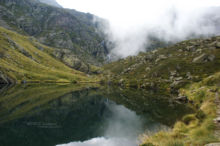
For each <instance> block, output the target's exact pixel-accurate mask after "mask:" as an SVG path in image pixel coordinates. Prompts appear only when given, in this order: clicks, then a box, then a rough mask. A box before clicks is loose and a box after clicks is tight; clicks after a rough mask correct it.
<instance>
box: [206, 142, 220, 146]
mask: <svg viewBox="0 0 220 146" xmlns="http://www.w3.org/2000/svg"><path fill="white" fill-rule="evenodd" d="M205 146H220V143H210V144H206V145H205Z"/></svg>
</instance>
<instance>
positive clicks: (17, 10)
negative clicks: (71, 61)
mask: <svg viewBox="0 0 220 146" xmlns="http://www.w3.org/2000/svg"><path fill="white" fill-rule="evenodd" d="M41 1H42V2H45V3H47V2H51V1H53V2H54V0H41ZM94 17H95V16H94V15H91V14H88V13H82V12H77V11H75V10H69V9H62V8H57V7H52V6H49V5H42V3H40V2H39V0H1V1H0V18H1V21H2V22H1V23H0V25H1V24H2V25H1V26H3V27H4V26H6V25H7V26H9V27H10V28H11V29H13V30H14V31H17V32H22V33H25V34H27V35H29V36H33V37H35V38H37V40H38V41H39V42H41V43H43V44H45V45H48V46H51V47H55V48H61V49H69V50H71V52H72V53H73V54H74V55H77V56H78V58H79V59H81V60H84V61H85V62H87V63H91V64H96V65H97V64H100V62H103V61H104V60H105V57H106V56H107V54H108V49H107V47H106V45H105V44H106V43H105V41H104V39H103V38H104V37H103V34H102V33H101V32H99V31H97V25H98V24H95V23H94ZM97 19H98V18H97ZM3 24H4V25H3Z"/></svg>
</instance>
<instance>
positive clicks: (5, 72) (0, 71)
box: [0, 27, 92, 83]
mask: <svg viewBox="0 0 220 146" xmlns="http://www.w3.org/2000/svg"><path fill="white" fill-rule="evenodd" d="M53 50H54V48H50V47H47V46H44V45H41V44H40V43H38V42H36V41H35V40H34V39H31V38H29V37H25V36H22V35H19V34H17V33H15V32H12V31H8V30H6V29H4V28H2V27H0V83H14V82H81V81H88V82H89V81H92V79H91V78H88V77H87V76H86V75H85V74H84V73H82V72H79V71H76V70H74V69H71V68H69V67H68V66H66V65H64V64H63V63H61V62H60V61H59V60H57V59H55V58H54V57H52V56H51V55H50V52H53Z"/></svg>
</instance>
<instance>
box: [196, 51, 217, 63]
mask: <svg viewBox="0 0 220 146" xmlns="http://www.w3.org/2000/svg"><path fill="white" fill-rule="evenodd" d="M214 59H215V55H207V54H205V53H203V54H202V55H200V56H198V57H196V58H194V59H193V61H192V62H193V63H203V62H209V61H213V60H214Z"/></svg>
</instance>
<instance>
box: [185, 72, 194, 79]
mask: <svg viewBox="0 0 220 146" xmlns="http://www.w3.org/2000/svg"><path fill="white" fill-rule="evenodd" d="M186 77H187V79H188V80H191V79H192V78H193V77H192V75H191V73H190V72H187V74H186Z"/></svg>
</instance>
